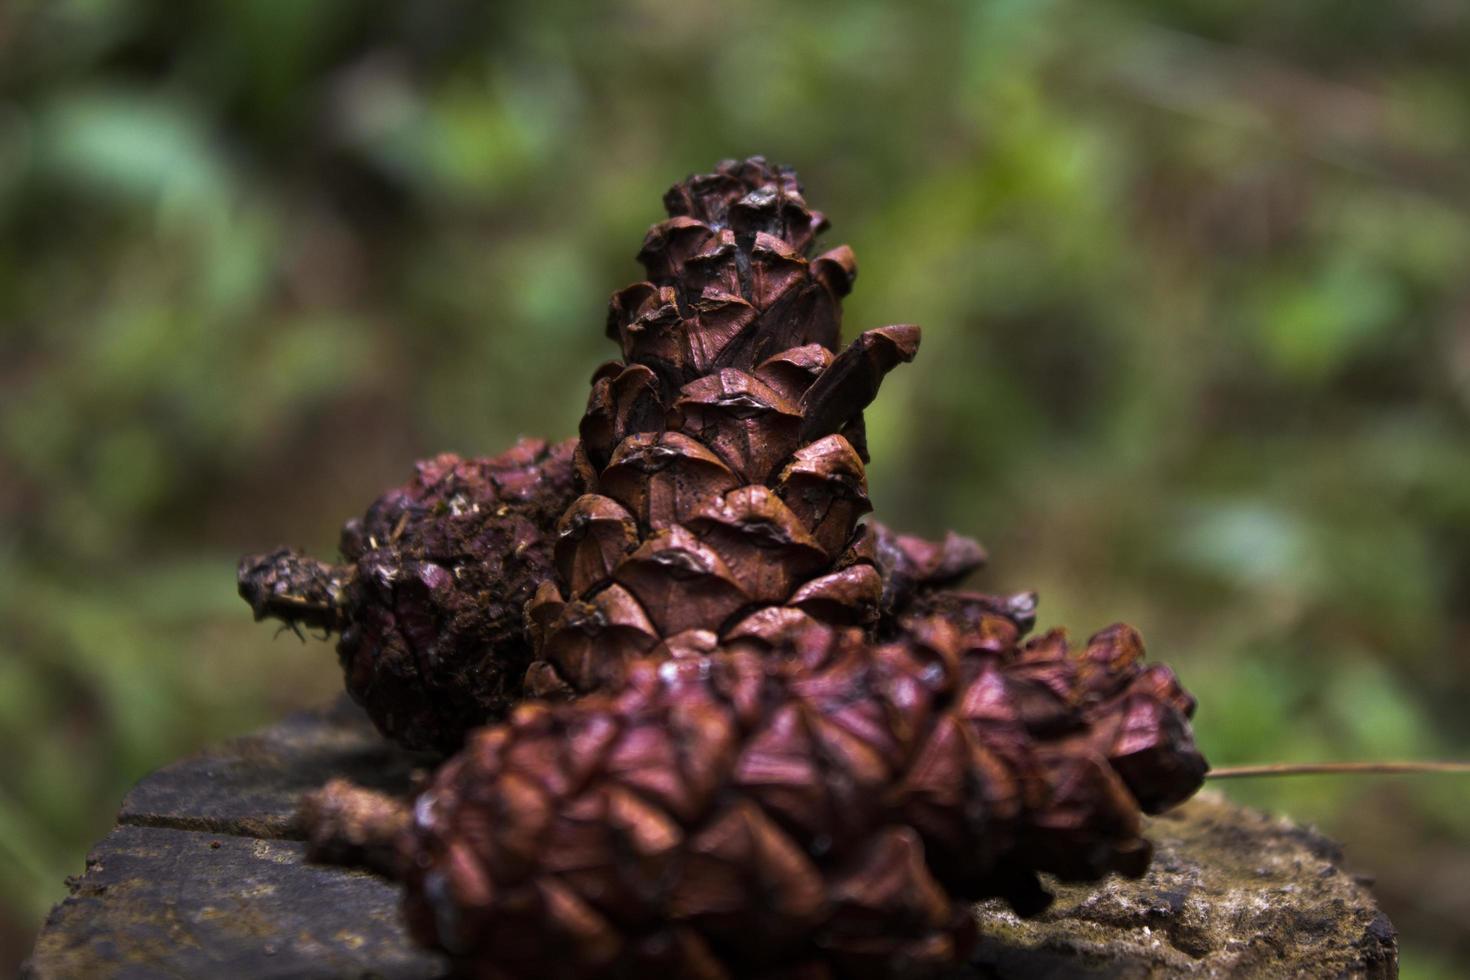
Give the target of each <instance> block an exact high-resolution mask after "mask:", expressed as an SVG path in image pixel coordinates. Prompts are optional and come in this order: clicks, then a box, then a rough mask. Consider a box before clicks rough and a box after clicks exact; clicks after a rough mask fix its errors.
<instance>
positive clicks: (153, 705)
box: [0, 0, 1470, 978]
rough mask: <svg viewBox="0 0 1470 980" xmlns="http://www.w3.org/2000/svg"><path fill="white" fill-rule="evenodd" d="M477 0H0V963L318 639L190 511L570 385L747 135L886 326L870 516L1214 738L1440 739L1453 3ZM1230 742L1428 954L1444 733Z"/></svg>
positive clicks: (1458, 310)
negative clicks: (1150, 673) (687, 195)
mask: <svg viewBox="0 0 1470 980" xmlns="http://www.w3.org/2000/svg"><path fill="white" fill-rule="evenodd" d="M513 6H514V5H509V4H485V3H480V2H477V0H415V2H413V3H388V2H381V0H351V2H349V0H316V2H312V3H301V2H297V0H233V2H218V3H210V4H191V5H181V4H175V3H168V2H164V0H5V2H3V3H0V741H3V744H4V746H5V748H4V752H3V753H0V968H4V969H7V970H8V969H9V968H10V967H13V966H14V964H15V963H17V962H19V960H20V959H21V958H22V957H24V955H25V954H26V952H27V951H28V950H29V946H30V942H31V940H32V937H33V934H34V930H35V928H36V927H37V925H38V924H39V922H40V920H41V918H42V917H43V915H44V913H45V911H46V909H47V908H48V907H49V906H50V904H51V903H53V902H54V901H56V900H58V899H59V898H61V897H62V896H63V895H64V894H65V888H64V885H63V879H64V878H65V876H66V875H68V874H76V873H80V872H81V870H82V867H83V857H84V855H85V853H86V850H87V848H88V846H89V845H90V844H91V842H93V841H94V840H95V839H97V838H98V837H100V836H101V835H102V834H103V833H104V832H105V831H106V830H107V828H108V827H109V826H110V825H111V823H112V818H113V814H114V812H115V810H116V808H117V805H118V802H119V800H120V798H121V796H122V794H123V793H124V792H125V791H126V789H127V787H128V786H129V785H130V784H131V783H132V782H133V781H134V780H135V779H137V778H138V777H139V776H141V775H142V774H143V773H145V772H146V771H148V770H149V769H151V768H153V767H155V766H158V765H160V764H162V763H164V762H167V761H169V760H170V759H173V758H175V757H177V756H179V755H181V754H183V753H186V752H189V751H191V750H193V749H195V748H197V747H199V746H201V745H203V744H204V743H206V742H209V741H211V740H215V739H220V738H223V737H226V736H229V735H234V734H238V733H243V732H246V731H249V730H250V729H251V728H253V727H256V726H258V725H261V724H264V723H266V722H268V721H270V720H271V719H273V718H276V717H278V716H280V715H281V714H282V713H283V712H286V711H288V710H291V709H294V708H297V707H300V706H305V705H311V704H315V703H318V702H320V701H322V700H324V699H326V698H328V697H329V696H331V694H332V693H333V692H334V691H335V690H336V689H337V688H338V686H339V683H340V681H339V676H338V668H337V665H336V661H335V657H334V656H333V654H332V652H331V648H330V647H329V646H327V645H325V644H321V643H318V642H308V643H306V644H305V645H303V644H302V643H300V642H298V641H297V640H296V638H295V637H293V636H291V635H289V634H285V635H281V636H277V637H275V638H274V639H273V638H272V633H273V630H272V629H271V628H270V627H268V626H265V625H255V624H252V623H251V621H250V616H249V612H248V610H247V609H246V607H245V606H244V604H243V603H241V602H240V601H239V599H237V598H236V596H235V587H234V567H235V561H236V559H237V557H238V556H239V555H240V554H241V553H242V552H245V551H247V550H259V549H262V548H265V547H269V546H272V545H275V544H277V543H289V544H293V545H298V546H302V547H306V548H309V549H313V550H314V551H316V552H317V553H319V554H322V555H330V554H331V553H332V552H333V549H334V546H335V541H336V534H337V529H338V527H339V526H340V524H341V522H342V520H343V519H344V518H346V517H348V516H350V515H353V514H356V513H360V512H361V510H362V509H363V508H364V507H365V506H366V505H367V504H368V503H369V502H370V501H371V500H372V499H373V497H375V496H376V495H377V493H378V491H379V490H380V489H382V488H384V487H386V486H388V485H390V484H394V483H397V482H400V481H401V480H403V479H405V478H406V477H407V476H408V475H409V473H410V468H411V464H412V462H413V460H415V459H417V458H420V457H424V456H428V455H431V454H433V453H435V452H438V451H440V450H445V449H453V450H457V451H460V452H463V453H466V454H479V453H488V452H492V451H498V450H500V449H501V448H503V447H505V446H506V445H508V444H509V443H510V441H511V440H512V439H513V438H514V437H515V436H516V435H517V434H518V433H527V434H545V435H547V436H552V437H558V438H560V437H563V436H566V435H569V434H571V433H573V432H574V431H575V424H576V420H577V418H578V416H579V414H580V412H581V409H582V407H583V404H584V399H585V391H586V384H587V378H588V376H589V374H590V372H591V371H592V369H593V367H594V366H595V365H596V364H597V363H598V362H599V361H601V360H603V359H605V358H607V357H610V356H612V354H613V350H612V347H611V346H610V345H609V344H608V343H607V342H606V341H605V340H604V339H603V337H602V324H603V316H604V304H605V302H606V299H607V296H608V294H609V293H610V292H611V291H612V290H613V289H614V288H615V287H618V286H620V285H622V284H624V283H625V282H628V281H630V280H632V279H633V278H635V276H636V275H637V269H636V266H635V264H634V262H633V260H632V256H633V254H634V252H635V251H636V250H637V247H638V245H639V243H640V241H641V239H642V235H643V231H644V229H645V227H646V226H647V225H648V224H649V223H650V222H652V221H653V220H655V219H657V218H659V217H660V216H661V211H660V208H659V199H660V195H661V193H662V191H663V190H664V188H665V187H666V186H667V185H668V184H670V183H671V182H673V181H674V180H676V179H678V178H680V177H682V176H684V175H685V174H687V173H689V172H690V171H694V170H704V169H707V168H709V167H710V166H711V165H712V164H713V163H714V162H715V161H716V160H718V159H720V158H721V157H724V156H732V155H745V154H748V153H755V152H759V153H765V154H766V155H768V156H770V157H772V158H774V159H777V160H779V161H782V162H787V163H790V164H792V165H795V166H797V167H798V168H799V169H800V172H801V173H802V175H803V177H804V179H805V182H806V185H807V188H808V191H809V195H808V196H809V198H810V200H811V201H812V203H813V204H814V205H815V206H816V207H819V208H821V209H823V210H825V211H827V212H828V213H829V214H830V215H831V216H832V217H833V220H834V231H833V232H832V234H831V235H829V236H828V240H829V241H831V242H836V241H841V240H845V241H847V242H849V243H851V244H852V245H853V247H854V248H855V249H856V251H857V254H858V257H859V260H860V262H861V266H862V270H863V271H862V274H861V276H860V278H859V281H858V285H857V290H856V292H855V293H854V295H853V296H852V297H851V299H850V300H849V302H848V305H847V311H848V312H847V323H848V328H849V330H856V329H861V328H865V327H871V326H876V325H881V324H884V323H890V322H897V321H914V322H918V323H921V324H922V325H923V326H924V331H925V333H924V346H923V350H922V351H921V354H920V357H919V359H918V360H917V362H916V363H915V364H914V365H912V366H910V367H906V368H904V369H903V370H901V371H899V372H897V373H896V374H895V375H894V377H893V378H892V379H891V380H890V381H889V382H888V383H887V385H885V388H884V394H883V397H882V398H881V399H880V400H879V402H878V405H877V407H876V408H875V409H874V410H873V411H872V412H871V413H870V416H869V418H870V421H869V431H870V441H871V444H872V448H873V455H874V465H873V467H872V471H871V477H872V482H873V497H874V499H875V501H876V502H877V505H878V508H879V512H880V513H881V514H882V515H883V517H884V519H885V520H888V521H889V522H890V523H893V524H896V525H900V526H904V527H907V528H910V529H913V530H917V531H923V532H928V533H938V532H940V531H941V530H942V529H943V528H945V527H948V526H953V527H955V528H958V529H960V530H963V531H965V532H968V533H972V534H975V535H978V536H979V537H981V538H982V539H983V540H984V541H985V542H986V543H987V544H988V545H989V547H990V550H991V553H992V558H993V566H992V568H991V569H990V570H987V571H986V572H985V573H984V574H983V576H982V578H981V580H980V582H979V584H980V585H981V586H984V587H989V588H997V589H1001V588H1004V589H1019V588H1025V587H1034V588H1037V589H1039V590H1040V592H1041V596H1042V607H1041V608H1042V613H1043V615H1042V622H1043V624H1044V625H1045V624H1056V623H1066V624H1069V625H1070V626H1071V627H1072V628H1073V630H1074V632H1076V633H1078V634H1081V635H1083V636H1085V635H1086V634H1087V633H1089V632H1090V631H1092V630H1093V629H1096V628H1098V627H1101V626H1103V625H1106V624H1107V623H1109V622H1112V621H1114V620H1116V619H1125V620H1127V621H1129V622H1132V623H1134V624H1136V625H1137V626H1139V627H1140V628H1141V629H1142V630H1143V632H1144V634H1145V636H1146V637H1147V638H1148V640H1149V643H1150V649H1151V651H1152V652H1153V654H1154V655H1155V656H1157V657H1160V658H1162V659H1166V660H1168V661H1170V662H1171V663H1173V664H1174V665H1176V666H1177V667H1178V669H1179V672H1180V673H1181V674H1182V676H1183V678H1184V680H1185V682H1186V683H1187V684H1188V685H1189V686H1190V687H1191V688H1192V689H1193V690H1194V691H1195V692H1196V693H1197V694H1198V695H1199V698H1200V701H1201V708H1200V711H1199V715H1198V719H1197V721H1198V732H1199V737H1200V740H1201V741H1202V742H1203V744H1204V747H1205V748H1206V750H1207V752H1208V754H1209V755H1210V758H1211V759H1212V760H1213V761H1214V762H1215V763H1217V764H1227V763H1240V762H1255V761H1275V760H1281V761H1285V760H1316V759H1359V758H1361V759H1371V758H1387V757H1413V758H1432V757H1452V756H1456V755H1458V756H1466V755H1470V716H1467V713H1466V712H1465V710H1464V705H1465V704H1466V702H1467V700H1470V657H1467V653H1466V651H1467V647H1470V433H1467V421H1470V418H1467V416H1470V276H1467V274H1466V273H1467V259H1470V8H1467V7H1466V6H1465V5H1464V4H1460V3H1457V2H1454V0H1400V2H1398V3H1393V4H1385V3H1381V2H1376V0H1357V2H1344V0H1331V2H1329V0H1301V2H1297V3H1293V4H1280V3H1274V2H1265V0H1254V2H1239V0H1233V2H1228V3H1227V2H1221V0H1153V2H1148V0H1143V2H1126V0H1085V2H1084V0H1078V2H1063V0H1055V2H1047V0H1031V2H1019V0H1012V2H985V3H973V2H954V3H937V2H921V0H916V2H909V3H904V4H895V3H889V2H886V0H845V2H842V3H826V2H811V3H802V4H791V3H778V2H776V0H751V2H747V3H744V4H741V5H739V8H740V9H739V10H738V11H737V10H736V9H735V5H729V6H728V8H727V7H726V6H725V5H720V4H716V3H713V2H693V0H678V2H675V0H642V2H632V3H624V4H621V5H610V4H609V5H605V4H596V3H590V2H572V0H544V2H541V3H538V4H525V5H522V7H523V9H521V10H519V11H517V10H515V9H512V7H513ZM497 8H499V9H497ZM1228 791H1229V793H1230V794H1231V795H1232V796H1235V797H1237V798H1239V799H1243V800H1246V801H1249V802H1251V803H1254V804H1259V805H1261V806H1265V807H1269V808H1272V809H1274V810H1279V811H1282V812H1285V813H1288V814H1291V815H1292V816H1294V817H1296V818H1298V819H1301V820H1305V821H1311V822H1314V823H1316V824H1317V825H1319V826H1320V827H1321V828H1322V829H1323V830H1324V831H1326V832H1327V833H1328V834H1330V835H1332V836H1334V837H1336V838H1338V839H1341V840H1343V841H1346V842H1347V844H1348V856H1349V860H1350V863H1351V865H1352V866H1353V867H1354V868H1355V869H1356V870H1359V871H1361V872H1362V873H1364V874H1368V875H1372V876H1374V877H1376V879H1377V893H1378V895H1379V897H1380V899H1381V901H1382V903H1383V905H1384V907H1385V908H1386V909H1387V911H1388V912H1389V914H1390V916H1391V917H1392V918H1393V921H1394V922H1395V923H1396V924H1397V925H1398V927H1399V929H1400V930H1401V932H1402V938H1403V950H1404V952H1403V968H1404V970H1403V972H1404V975H1405V976H1407V977H1417V978H1426V977H1450V976H1459V975H1463V972H1462V971H1463V970H1464V969H1465V968H1466V964H1467V963H1470V931H1467V926H1466V923H1470V806H1467V801H1470V783H1467V782H1466V781H1465V780H1463V779H1462V780H1459V781H1455V780H1454V779H1452V778H1449V777H1444V778H1440V777H1415V778H1400V779H1397V780H1394V779H1373V778H1354V779H1348V778H1331V779H1328V778H1310V779H1309V778H1303V779H1297V780H1292V781H1277V782H1274V783H1270V784H1266V783H1264V782H1262V783H1259V784H1255V785H1246V784H1244V783H1235V784H1230V785H1229V786H1228Z"/></svg>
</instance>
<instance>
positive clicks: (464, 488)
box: [239, 440, 576, 751]
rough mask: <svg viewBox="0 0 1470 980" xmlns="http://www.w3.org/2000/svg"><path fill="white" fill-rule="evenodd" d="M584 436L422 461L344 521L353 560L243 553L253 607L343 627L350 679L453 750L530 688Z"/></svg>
mask: <svg viewBox="0 0 1470 980" xmlns="http://www.w3.org/2000/svg"><path fill="white" fill-rule="evenodd" d="M574 445H575V443H574V442H564V443H561V444H560V445H556V446H548V445H547V444H546V443H545V442H542V441H540V440H522V441H521V442H519V443H517V444H516V446H515V447H514V448H512V449H510V450H509V451H507V452H505V453H502V454H501V455H499V456H496V457H493V458H489V459H472V460H465V459H461V458H460V457H458V456H455V455H453V454H448V453H446V454H444V455H442V456H437V457H435V458H434V459H431V460H426V461H425V462H422V463H419V464H418V467H417V473H416V474H415V476H414V478H413V479H412V480H410V481H409V482H408V483H406V484H404V485H403V486H401V487H398V488H396V489H393V490H390V491H388V492H387V493H386V494H384V495H383V496H382V497H381V498H379V499H378V500H377V502H375V503H374V504H373V505H372V507H370V508H369V509H368V512H367V514H366V515H365V516H364V517H363V518H362V519H361V520H353V521H349V522H348V524H347V526H346V527H345V528H343V531H342V545H341V547H342V557H343V559H344V563H343V564H342V565H327V564H325V563H323V562H319V561H316V560H315V559H311V558H306V557H303V556H300V555H297V554H295V553H294V552H291V551H289V550H286V549H281V550H277V551H275V552H272V553H270V554H266V555H258V556H251V557H247V558H245V559H244V560H243V561H242V562H241V563H240V573H239V583H240V594H241V595H242V596H243V597H244V598H245V599H246V600H247V601H248V602H249V603H250V605H251V608H252V609H253V610H254V611H255V618H256V619H257V620H258V619H263V618H265V617H267V616H272V617H275V618H278V619H282V620H284V621H285V622H287V623H288V624H291V625H295V624H300V625H302V626H307V627H309V628H320V629H325V630H328V631H333V632H340V633H341V634H342V635H341V639H340V641H339V642H338V644H337V653H338V656H339V657H340V659H341V661H342V669H343V672H344V674H345V676H346V682H347V690H348V691H349V692H350V693H351V694H352V697H353V698H354V699H355V700H356V701H357V702H358V703H359V704H361V705H362V706H363V707H364V708H366V709H367V712H368V714H369V715H371V716H372V719H373V721H374V722H375V723H376V724H377V726H378V728H379V729H380V730H381V731H382V732H383V733H384V734H385V735H388V736H389V737H391V738H393V739H395V740H397V741H398V742H400V743H402V744H403V745H405V746H408V747H409V748H434V749H439V750H442V751H451V750H453V749H455V748H457V747H458V746H459V745H460V743H461V742H462V741H463V738H464V733H465V732H467V731H469V730H470V729H471V728H474V727H477V726H479V725H483V724H486V723H487V722H490V721H495V720H498V719H500V718H503V717H504V716H505V713H506V711H508V710H509V709H510V707H511V706H512V705H514V704H515V703H517V702H518V701H519V700H520V699H521V686H522V685H521V682H522V679H523V678H524V676H525V672H526V667H527V665H528V664H529V663H530V661H531V647H530V643H529V641H528V640H527V638H526V633H525V627H524V610H525V605H526V601H527V600H528V599H530V598H531V596H532V595H533V594H534V592H535V589H536V586H537V584H538V583H540V582H541V581H543V580H544V579H547V578H549V577H551V576H553V575H554V574H555V569H554V568H553V567H552V555H551V544H552V542H551V538H550V536H549V534H548V529H549V528H551V527H552V526H554V524H555V522H556V518H557V516H558V515H559V514H560V513H561V512H562V511H563V510H565V509H566V506H567V504H568V503H569V502H570V501H571V500H572V499H574V497H575V496H576V491H575V487H574V483H575V477H574V471H573V466H572V453H573V448H574Z"/></svg>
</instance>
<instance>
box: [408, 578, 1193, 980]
mask: <svg viewBox="0 0 1470 980" xmlns="http://www.w3.org/2000/svg"><path fill="white" fill-rule="evenodd" d="M938 605H940V606H941V607H942V609H941V610H939V611H935V612H930V613H919V614H914V615H911V616H908V617H905V618H904V622H903V627H902V634H901V635H900V636H899V637H897V638H895V639H893V640H891V641H889V642H886V643H882V644H877V645H875V644H872V643H870V642H868V641H867V639H866V638H865V637H864V635H863V634H862V632H861V631H859V630H856V629H854V628H851V627H847V628H842V627H831V626H827V625H823V624H820V623H818V622H817V621H816V620H815V619H814V618H813V617H811V616H809V615H807V614H805V613H803V612H800V611H797V610H794V609H790V608H787V609H779V610H774V609H768V610H764V611H762V612H759V613H757V614H755V615H754V616H751V617H749V618H747V619H745V620H743V621H741V622H739V623H737V624H736V625H734V626H732V627H730V628H729V629H728V630H727V631H726V640H725V642H724V644H723V645H719V644H718V643H717V641H716V639H715V637H714V635H713V634H712V633H710V632H708V631H703V630H698V631H692V632H688V633H684V634H681V635H679V636H677V637H674V638H673V639H671V640H669V641H668V642H667V644H666V647H665V649H663V650H662V651H661V656H655V657H651V658H646V659H638V660H635V661H632V662H631V663H630V664H628V665H627V668H626V671H625V680H624V684H623V686H622V687H621V689H620V690H619V691H618V692H617V693H616V694H604V695H592V696H589V697H586V698H583V699H581V700H579V701H576V702H573V703H571V704H565V705H554V706H549V705H544V704H528V705H523V706H522V707H520V708H518V709H516V711H515V712H514V713H513V714H512V716H511V718H510V720H509V721H508V723H506V724H505V725H502V726H499V727H496V728H492V729H488V730H486V731H484V732H481V733H479V734H477V735H476V736H474V737H473V738H472V739H471V740H470V742H469V743H468V744H467V746H466V748H465V749H464V751H463V752H462V753H461V754H460V755H458V756H457V757H455V758H454V759H453V760H451V761H450V762H449V763H448V764H446V765H445V766H444V767H443V768H442V769H441V770H440V772H439V773H438V775H437V776H436V778H435V779H434V782H433V784H432V785H431V786H430V788H429V789H428V790H427V791H426V792H425V793H424V794H423V795H422V796H421V797H420V798H419V800H418V803H417V806H416V819H415V823H414V829H413V831H412V832H411V834H410V835H408V836H407V837H406V838H404V839H403V840H402V842H401V846H402V847H403V848H404V860H403V866H404V867H405V868H406V869H407V882H406V884H407V904H406V908H407V914H408V917H409V922H410V924H411V926H412V929H413V931H414V934H415V936H416V937H417V938H418V939H419V940H421V941H423V942H425V943H428V944H431V945H435V946H438V947H440V948H442V949H445V950H446V951H448V952H449V953H450V954H451V956H452V957H453V958H454V960H455V964H456V967H457V969H458V970H459V971H460V972H461V973H462V974H464V975H469V976H481V977H519V976H528V977H529V976H538V977H539V976H565V977H602V976H618V977H624V976H626V977H634V976H645V975H661V974H667V975H675V976H691V977H724V976H730V975H744V974H755V975H771V974H772V973H773V972H782V973H784V972H785V971H792V972H793V973H796V972H800V975H802V976H813V977H815V976H825V975H830V974H838V975H858V976H898V975H903V976H908V975H929V974H933V973H937V972H939V971H941V970H942V969H944V968H946V967H950V966H952V965H954V964H955V963H957V962H959V961H960V960H961V959H962V958H963V956H964V955H965V954H966V952H967V950H968V949H969V946H970V941H971V938H972V930H973V925H972V918H971V915H970V912H969V903H970V902H972V901H974V900H976V899H981V898H986V897H990V896H997V895H999V896H1003V897H1005V898H1007V899H1008V900H1009V901H1010V902H1011V903H1012V904H1013V905H1014V906H1015V907H1016V908H1017V910H1018V911H1020V912H1022V913H1031V912H1035V911H1038V910H1039V909H1040V908H1041V907H1043V906H1044V904H1045V902H1046V901H1047V899H1048V896H1047V895H1046V893H1045V892H1044V891H1043V889H1042V888H1041V886H1040V884H1039V883H1038V880H1037V877H1036V875H1037V872H1043V871H1044V872H1049V873H1052V874H1055V875H1057V876H1058V877H1060V878H1062V879H1065V880H1094V879H1097V878H1100V877H1101V876H1103V875H1104V874H1107V873H1108V872H1120V873H1123V874H1129V875H1138V874H1141V873H1142V872H1143V870H1144V869H1145V867H1146V866H1147V864H1148V859H1149V853H1150V851H1149V846H1148V844H1147V842H1146V841H1144V840H1143V839H1142V838H1141V837H1140V836H1139V830H1140V820H1139V812H1138V811H1139V807H1140V806H1143V807H1144V808H1145V809H1147V810H1150V811H1156V810H1159V809H1162V808H1164V807H1167V806H1169V805H1172V804H1174V803H1177V802H1179V801H1180V800H1182V799H1184V798H1186V797H1187V796H1188V795H1190V794H1191V793H1192V792H1193V791H1194V790H1195V789H1196V788H1197V787H1198V785H1199V782H1200V779H1201V777H1202V774H1203V772H1204V768H1205V766H1204V761H1203V759H1202V758H1201V757H1200V756H1199V754H1198V752H1196V751H1195V749H1194V747H1193V745H1192V743H1191V741H1190V736H1189V726H1188V722H1187V718H1188V716H1189V715H1190V713H1191V712H1192V710H1193V701H1192V700H1191V699H1190V698H1189V697H1188V695H1186V694H1184V693H1183V691H1182V690H1181V689H1180V688H1179V687H1178V685H1177V683H1176V682H1175V681H1174V678H1173V675H1172V674H1171V673H1170V672H1169V671H1168V669H1167V668H1164V667H1160V666H1154V667H1150V668H1147V669H1144V668H1142V667H1141V665H1140V663H1139V660H1140V658H1141V647H1140V645H1139V642H1138V638H1137V635H1136V634H1135V633H1133V631H1132V630H1130V629H1128V628H1127V627H1114V628H1112V629H1110V630H1107V631H1104V632H1102V633H1099V634H1098V635H1097V636H1095V637H1093V639H1092V640H1091V641H1090V642H1089V643H1088V645H1087V647H1086V649H1085V650H1084V651H1082V652H1081V653H1080V654H1073V653H1069V652H1068V650H1067V647H1066V643H1065V640H1064V638H1063V637H1062V636H1061V635H1060V634H1058V633H1049V634H1047V635H1045V636H1043V637H1040V638H1039V639H1037V640H1033V641H1032V642H1030V643H1028V644H1026V645H1025V646H1021V647H1017V646H1016V645H1015V644H1014V638H1015V637H1017V636H1018V635H1019V634H1020V632H1021V631H1022V627H1021V626H1020V625H1019V624H1018V623H1017V622H1016V621H1015V620H1014V619H1013V618H1011V617H1009V616H1008V615H1007V614H1005V613H1004V612H1000V611H997V609H996V607H997V606H1004V603H1003V602H1001V601H994V600H990V599H988V598H986V597H964V596H950V597H946V598H945V599H944V600H943V601H942V602H940V603H939V604H938ZM1007 638H1009V640H1008V639H1007Z"/></svg>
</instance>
